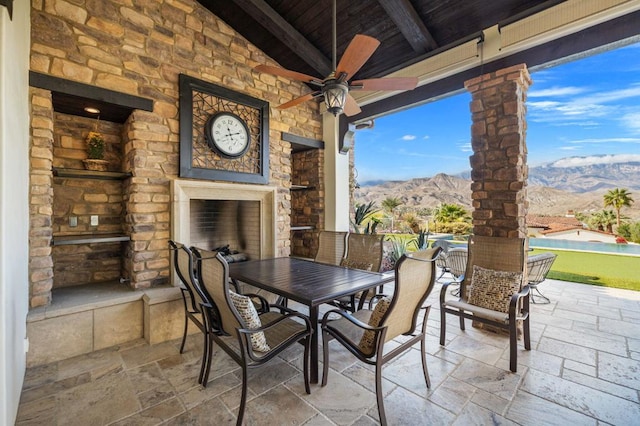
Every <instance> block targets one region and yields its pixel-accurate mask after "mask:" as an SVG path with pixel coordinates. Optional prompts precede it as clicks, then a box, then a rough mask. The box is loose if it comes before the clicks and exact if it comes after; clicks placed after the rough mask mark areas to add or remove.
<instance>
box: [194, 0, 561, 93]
mask: <svg viewBox="0 0 640 426" xmlns="http://www.w3.org/2000/svg"><path fill="white" fill-rule="evenodd" d="M199 2H200V3H201V4H202V5H203V6H205V7H206V8H208V9H209V10H210V11H211V12H213V13H214V14H215V15H216V16H218V17H219V18H221V19H222V20H224V21H225V22H226V23H227V24H229V25H230V26H231V27H232V28H234V29H235V30H236V31H238V32H239V33H240V34H241V35H243V36H244V37H245V38H246V39H248V40H249V41H250V42H251V43H253V44H255V45H256V46H257V47H258V48H260V49H261V50H262V51H264V52H265V53H266V54H267V55H269V56H270V57H271V58H273V59H274V60H275V61H276V62H278V63H279V64H280V65H281V66H282V67H284V68H287V69H290V70H293V71H298V72H302V73H305V74H309V75H313V76H318V77H326V76H327V75H328V74H329V73H330V72H331V70H332V67H331V58H332V4H333V0H227V1H216V0H199ZM561 2H562V0H546V1H545V0H542V1H541V0H491V1H487V0H358V1H353V0H338V1H337V31H336V32H337V53H338V60H339V58H340V57H341V55H342V52H344V50H345V48H346V47H347V45H348V44H349V42H350V41H351V39H352V38H353V37H354V36H355V35H356V34H366V35H369V36H372V37H375V38H376V39H378V40H379V41H380V42H381V45H380V47H379V48H378V49H377V50H376V52H375V53H374V54H373V56H372V57H371V58H370V59H369V60H368V61H367V62H366V63H365V65H364V66H363V67H362V68H361V69H360V71H359V72H358V73H357V74H356V75H355V76H353V77H352V78H353V79H354V80H359V79H365V78H373V77H381V76H384V75H387V74H389V73H390V72H392V71H395V70H398V69H400V68H403V67H405V66H407V65H410V64H413V63H416V62H418V61H420V60H422V59H424V58H425V57H426V56H427V55H429V53H430V52H433V51H434V50H436V49H439V48H442V47H445V46H451V45H455V44H459V43H462V42H464V41H467V40H469V39H470V38H472V37H474V36H477V35H478V34H479V33H480V31H482V30H483V29H485V28H488V27H491V26H493V25H495V24H498V23H500V22H503V21H506V20H510V19H514V18H516V17H517V18H522V17H524V16H527V15H530V14H534V13H537V12H539V11H541V10H544V9H546V8H548V7H552V6H554V5H556V4H558V3H561Z"/></svg>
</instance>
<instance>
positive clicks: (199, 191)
mask: <svg viewBox="0 0 640 426" xmlns="http://www.w3.org/2000/svg"><path fill="white" fill-rule="evenodd" d="M276 193H277V188H276V187H274V186H263V185H247V184H239V183H221V182H210V181H199V180H188V179H174V180H173V181H172V182H171V200H172V203H171V222H172V223H171V234H172V236H171V238H172V239H173V240H175V241H178V242H180V243H183V244H185V245H187V246H189V245H191V243H192V242H191V229H190V227H191V223H190V218H191V211H190V209H191V200H234V201H257V202H258V203H259V205H260V224H261V225H260V256H259V257H260V259H266V258H270V257H274V256H275V253H276V214H275V212H276V211H277V209H276Z"/></svg>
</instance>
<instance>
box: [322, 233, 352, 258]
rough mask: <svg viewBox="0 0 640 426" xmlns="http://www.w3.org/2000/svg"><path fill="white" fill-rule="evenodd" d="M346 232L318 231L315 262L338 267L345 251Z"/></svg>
mask: <svg viewBox="0 0 640 426" xmlns="http://www.w3.org/2000/svg"><path fill="white" fill-rule="evenodd" d="M347 234H348V233H347V232H337V231H320V234H319V235H318V253H317V254H316V257H315V259H314V261H315V262H319V263H328V264H330V265H339V264H340V262H341V261H342V259H343V258H344V255H345V254H346V251H347Z"/></svg>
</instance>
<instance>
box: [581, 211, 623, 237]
mask: <svg viewBox="0 0 640 426" xmlns="http://www.w3.org/2000/svg"><path fill="white" fill-rule="evenodd" d="M615 221H616V216H615V214H614V213H613V210H601V211H599V212H595V213H593V214H592V215H591V216H590V217H589V220H588V224H589V227H590V228H592V229H597V230H598V231H607V232H610V233H612V234H613V224H614V223H615Z"/></svg>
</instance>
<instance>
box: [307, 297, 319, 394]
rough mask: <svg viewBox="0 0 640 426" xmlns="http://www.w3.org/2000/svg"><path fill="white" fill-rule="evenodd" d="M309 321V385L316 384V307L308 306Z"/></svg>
mask: <svg viewBox="0 0 640 426" xmlns="http://www.w3.org/2000/svg"><path fill="white" fill-rule="evenodd" d="M309 319H310V320H311V329H312V330H313V334H312V335H311V365H310V367H311V372H310V374H311V377H310V380H311V383H318V341H319V339H318V307H317V306H309Z"/></svg>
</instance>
